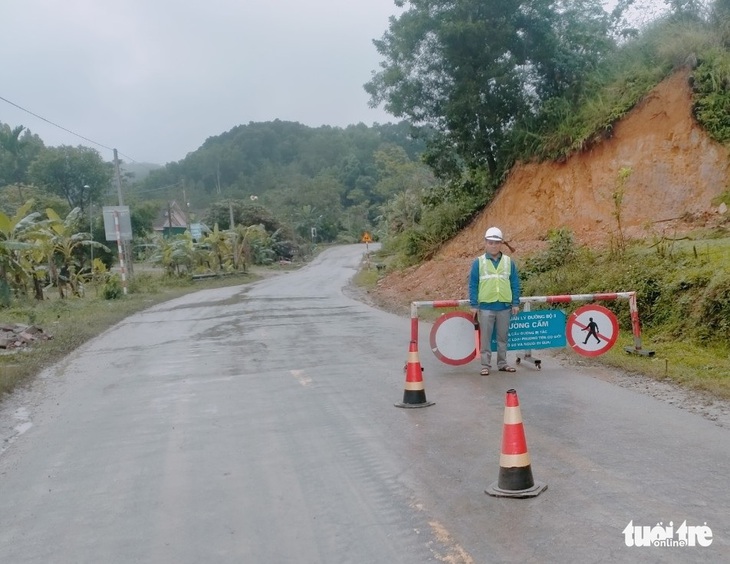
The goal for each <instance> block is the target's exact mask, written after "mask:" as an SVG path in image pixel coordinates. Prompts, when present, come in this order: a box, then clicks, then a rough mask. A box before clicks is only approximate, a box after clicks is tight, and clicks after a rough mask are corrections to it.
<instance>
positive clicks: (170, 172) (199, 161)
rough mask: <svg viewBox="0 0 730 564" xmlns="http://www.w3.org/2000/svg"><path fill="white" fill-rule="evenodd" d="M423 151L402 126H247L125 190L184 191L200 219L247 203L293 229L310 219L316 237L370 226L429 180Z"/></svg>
mask: <svg viewBox="0 0 730 564" xmlns="http://www.w3.org/2000/svg"><path fill="white" fill-rule="evenodd" d="M424 148H425V140H424V139H416V138H414V137H413V135H412V131H411V127H410V125H409V124H408V123H407V122H401V123H398V124H390V123H389V124H383V125H379V124H375V125H373V126H367V125H365V124H362V123H361V124H358V125H351V126H348V127H345V128H339V127H330V126H322V127H317V128H312V127H308V126H305V125H302V124H300V123H296V122H288V121H281V120H276V121H271V122H259V123H253V122H252V123H249V124H247V125H239V126H236V127H233V128H232V129H231V130H229V131H226V132H224V133H222V134H220V135H217V136H214V137H210V138H208V139H207V140H206V141H205V142H204V143H203V145H202V146H201V147H200V148H199V149H198V150H196V151H194V152H192V153H189V154H188V155H187V156H186V157H185V158H184V159H183V160H181V161H178V162H175V163H169V164H167V165H166V166H165V167H164V168H163V169H159V170H156V171H153V172H152V173H151V174H150V175H149V176H147V177H146V178H145V179H144V180H143V181H141V182H140V183H138V184H137V185H136V186H132V187H130V192H131V194H132V195H135V194H136V195H137V197H138V198H139V199H140V200H145V199H150V198H175V199H179V200H181V199H182V198H183V194H184V197H185V198H186V201H187V202H188V203H189V204H190V207H191V209H192V210H195V211H197V212H199V213H200V214H201V215H203V216H205V214H206V210H209V209H210V208H211V206H212V205H213V204H214V203H215V202H220V201H222V200H226V201H227V200H229V199H230V200H237V201H252V200H253V201H256V202H257V204H259V205H263V206H265V207H266V208H268V209H270V210H272V211H273V212H275V213H276V215H277V216H280V217H282V218H284V219H286V220H288V221H290V222H292V223H293V224H295V227H296V223H297V222H298V221H297V218H299V217H301V216H302V215H306V216H312V215H314V216H315V217H314V223H315V224H316V225H317V226H319V228H320V230H321V231H322V232H321V235H322V236H323V237H326V236H327V234H328V233H329V232H330V231H332V233H331V234H330V235H336V233H340V232H342V231H343V224H344V230H345V231H352V232H353V233H357V232H358V231H359V230H363V229H370V228H371V227H372V224H373V221H374V220H375V218H376V217H377V216H378V215H379V214H380V213H381V212H380V210H379V208H380V206H382V205H383V204H384V203H385V202H387V201H388V199H389V198H391V197H392V196H393V195H394V194H396V193H399V192H402V191H403V190H404V189H405V188H406V187H413V186H421V187H427V186H429V185H431V184H432V183H433V177H432V175H431V173H430V172H429V170H428V168H427V167H425V166H424V165H422V164H421V159H420V155H421V154H422V153H423V151H424ZM222 219H223V218H222ZM223 223H225V222H223ZM303 223H306V224H307V225H312V224H313V218H312V217H307V218H306V220H303ZM308 229H309V228H307V231H308Z"/></svg>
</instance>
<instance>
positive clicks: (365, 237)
mask: <svg viewBox="0 0 730 564" xmlns="http://www.w3.org/2000/svg"><path fill="white" fill-rule="evenodd" d="M362 242H363V243H372V242H373V238H372V237H371V236H370V233H368V232H367V231H366V232H365V233H363V235H362Z"/></svg>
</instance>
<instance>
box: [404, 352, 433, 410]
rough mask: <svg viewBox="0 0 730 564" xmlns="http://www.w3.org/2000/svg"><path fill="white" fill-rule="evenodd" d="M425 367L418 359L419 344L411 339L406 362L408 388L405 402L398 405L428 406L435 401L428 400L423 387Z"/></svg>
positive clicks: (405, 392) (405, 393)
mask: <svg viewBox="0 0 730 564" xmlns="http://www.w3.org/2000/svg"><path fill="white" fill-rule="evenodd" d="M422 373H423V368H422V367H421V361H420V360H418V344H417V343H416V341H411V345H410V347H409V348H408V362H406V388H405V391H404V392H403V403H396V404H395V406H396V407H428V406H429V405H433V403H434V402H432V401H426V390H424V389H423V374H422Z"/></svg>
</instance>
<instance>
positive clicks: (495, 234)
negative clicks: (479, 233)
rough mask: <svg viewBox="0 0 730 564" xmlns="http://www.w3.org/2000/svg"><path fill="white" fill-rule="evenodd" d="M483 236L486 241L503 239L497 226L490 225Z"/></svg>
mask: <svg viewBox="0 0 730 564" xmlns="http://www.w3.org/2000/svg"><path fill="white" fill-rule="evenodd" d="M484 238H485V239H487V240H488V241H500V242H501V241H504V238H503V237H502V230H501V229H499V227H490V228H489V229H487V232H486V233H485V234H484Z"/></svg>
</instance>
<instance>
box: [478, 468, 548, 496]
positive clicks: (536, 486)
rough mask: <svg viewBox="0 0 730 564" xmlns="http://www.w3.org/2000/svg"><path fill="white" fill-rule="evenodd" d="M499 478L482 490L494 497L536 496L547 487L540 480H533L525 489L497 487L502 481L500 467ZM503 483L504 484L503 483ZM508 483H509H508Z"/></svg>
mask: <svg viewBox="0 0 730 564" xmlns="http://www.w3.org/2000/svg"><path fill="white" fill-rule="evenodd" d="M511 470H522V469H521V468H514V469H511ZM499 473H500V479H499V480H497V481H496V482H494V483H493V484H490V486H489V487H488V488H487V489H486V490H484V493H486V494H489V495H491V496H494V497H518V498H520V497H522V498H524V497H537V496H538V495H540V494H541V493H542V492H544V491H545V490H546V489H547V484H544V483H542V482H534V481H533V485H532V487H530V488H525V489H522V490H520V489H511V488H510V489H502V488H500V487H499V484H500V483H502V482H501V479H502V470H501V469H500V472H499ZM503 485H504V484H503ZM508 485H509V484H508Z"/></svg>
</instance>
